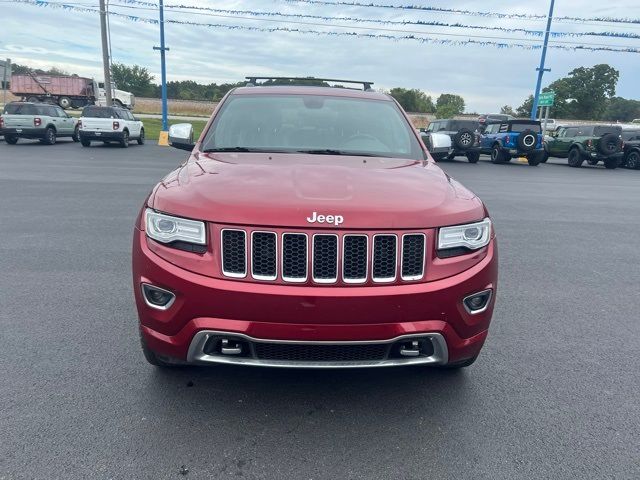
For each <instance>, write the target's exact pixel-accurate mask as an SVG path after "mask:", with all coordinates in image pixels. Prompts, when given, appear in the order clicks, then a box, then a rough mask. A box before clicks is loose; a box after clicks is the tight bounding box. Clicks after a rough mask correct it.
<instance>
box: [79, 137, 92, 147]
mask: <svg viewBox="0 0 640 480" xmlns="http://www.w3.org/2000/svg"><path fill="white" fill-rule="evenodd" d="M80 143H81V144H82V146H83V147H90V146H91V140H86V139H84V138H81V139H80Z"/></svg>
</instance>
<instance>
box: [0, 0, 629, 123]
mask: <svg viewBox="0 0 640 480" xmlns="http://www.w3.org/2000/svg"><path fill="white" fill-rule="evenodd" d="M52 1H56V0H52ZM116 3H117V1H113V2H112V7H111V8H112V11H117V12H122V13H127V14H132V15H138V16H141V17H146V18H156V16H157V12H154V11H152V10H137V9H128V8H123V7H116V6H115V4H116ZM181 3H185V4H192V5H195V4H197V5H200V6H211V7H214V8H221V6H220V2H214V1H212V0H203V1H198V2H196V1H195V0H192V1H187V0H185V2H181ZM394 3H401V2H394ZM404 3H410V2H404ZM540 3H541V2H531V1H530V0H512V1H510V2H509V5H508V7H505V5H504V2H503V1H502V0H485V1H484V2H482V3H481V4H480V3H478V2H475V1H473V2H471V1H467V2H457V3H456V5H455V8H459V9H469V10H487V11H500V12H517V13H535V14H545V13H546V9H547V6H546V2H542V5H541V4H540ZM428 4H429V5H433V6H441V7H447V8H450V7H451V2H450V1H448V0H431V1H429V2H428ZM0 8H1V11H2V16H3V35H2V38H1V39H0V56H1V57H11V58H12V59H13V61H14V62H16V63H21V64H28V65H31V66H33V67H39V68H44V67H50V66H56V67H58V68H62V69H64V70H67V71H70V72H75V73H78V74H81V75H86V76H94V77H96V78H100V77H101V76H102V75H101V72H102V65H101V46H100V31H99V19H98V16H97V14H91V13H78V12H73V11H66V10H61V9H52V8H39V7H34V6H29V5H20V4H15V3H8V4H7V3H4V4H3V6H2V7H0ZM222 8H228V9H234V8H237V9H253V10H262V11H280V12H288V13H305V14H307V13H309V14H314V15H332V16H339V15H340V16H354V17H359V18H377V19H387V20H402V19H412V20H428V21H441V22H448V23H456V22H460V23H465V24H476V25H485V26H502V27H507V28H513V27H514V26H517V27H519V28H527V29H534V30H542V29H544V21H536V20H509V19H495V18H481V17H470V16H462V15H452V14H439V13H429V12H414V11H408V12H403V11H395V10H389V11H387V10H382V9H373V8H364V7H330V6H313V5H305V4H298V3H289V2H284V1H282V0H260V1H257V0H237V1H228V2H224V6H223V7H222ZM556 15H572V16H580V15H589V16H594V15H608V16H621V17H622V16H624V17H636V18H637V17H640V5H639V4H638V2H637V0H611V1H609V2H607V4H606V5H602V6H597V7H595V6H594V5H593V4H592V2H591V1H590V0H564V1H563V2H562V3H561V4H558V7H557V11H556ZM166 18H167V19H168V20H182V21H184V20H189V21H194V22H200V23H203V22H206V23H223V24H230V25H234V24H235V25H246V26H263V27H264V26H287V24H282V23H274V22H266V21H264V20H262V21H260V20H240V19H226V18H220V17H212V16H206V15H204V14H203V12H200V13H199V14H195V15H194V14H188V13H180V12H175V11H170V10H167V12H166ZM304 21H310V22H313V21H312V20H304ZM334 23H335V22H334ZM344 23H345V22H343V21H341V22H340V24H344ZM358 25H359V26H364V27H374V28H380V27H381V25H375V24H358ZM290 26H291V27H292V28H296V27H297V28H301V29H316V30H333V31H344V30H345V29H341V28H338V27H336V26H335V25H334V26H331V25H324V24H322V25H319V26H313V25H295V24H290ZM382 27H383V28H398V27H397V26H396V27H393V26H389V27H387V26H382ZM400 29H403V30H416V31H429V32H431V33H433V34H438V33H439V34H442V33H456V34H461V35H481V36H495V37H507V38H520V39H522V38H523V35H521V34H517V35H512V34H505V33H502V32H496V31H488V30H475V29H474V30H467V29H455V30H454V29H445V28H437V27H416V26H411V27H404V28H402V27H400ZM613 29H615V30H617V31H622V32H632V31H634V30H633V29H632V28H629V27H628V26H624V25H623V26H620V25H611V24H601V25H593V24H588V25H584V24H576V23H567V22H562V23H561V22H557V23H555V24H554V26H553V30H554V31H564V32H576V31H586V30H602V31H606V30H613ZM363 32H367V33H369V31H363ZM372 33H375V32H372ZM386 33H389V32H386ZM398 35H401V33H398ZM451 38H458V37H451ZM459 38H463V39H464V38H467V37H459ZM526 38H528V39H529V40H531V39H533V38H534V37H526ZM166 39H167V45H168V46H169V47H170V49H171V50H170V51H169V52H168V54H167V65H168V72H167V73H168V78H169V79H170V80H171V79H175V80H184V79H192V80H195V81H198V82H203V83H205V82H206V83H209V82H235V81H238V80H241V79H242V78H244V77H245V76H246V75H250V74H265V75H296V76H308V75H312V76H330V77H345V78H348V77H351V78H356V79H358V80H361V79H362V80H371V81H373V82H375V86H376V87H377V88H385V89H387V88H392V87H395V86H403V87H408V88H419V89H422V90H425V91H426V92H429V93H430V94H432V95H434V96H437V95H439V94H440V93H444V92H446V93H457V94H460V95H462V96H463V97H464V98H465V99H466V102H467V108H468V110H469V111H477V112H489V111H495V110H497V109H499V108H500V107H501V106H502V105H505V104H510V105H513V106H517V105H519V104H520V103H521V102H522V101H523V100H524V98H525V97H526V96H527V95H529V94H530V93H531V92H532V90H533V87H534V85H535V77H536V70H535V69H536V67H537V65H538V63H539V58H540V51H539V50H532V51H530V50H520V49H497V48H494V47H479V46H471V45H467V46H446V45H434V44H421V43H418V42H415V41H410V40H406V41H391V40H381V39H380V40H376V39H365V38H346V37H326V36H314V35H302V34H295V33H285V32H278V33H265V32H249V31H243V30H226V29H213V28H204V27H197V26H185V25H176V24H171V23H168V24H167V25H166ZM563 40H565V41H576V42H588V43H606V44H610V45H633V46H637V47H640V40H627V39H624V40H616V39H610V38H599V37H574V38H567V39H563ZM111 43H112V47H113V58H114V61H118V62H123V63H127V64H133V63H136V64H139V65H143V66H146V67H148V68H149V70H150V71H151V72H152V73H153V74H154V75H155V76H156V79H159V78H160V74H159V70H160V65H159V63H160V62H159V55H158V53H157V52H155V51H154V50H153V46H154V45H157V44H158V43H159V34H158V27H157V25H149V24H145V23H141V22H135V23H134V22H130V21H127V20H125V19H122V18H117V17H112V18H111ZM639 58H640V56H638V54H620V53H609V52H564V51H559V50H554V49H552V50H550V51H549V54H548V63H547V66H548V67H550V68H551V69H552V71H551V72H550V73H547V74H545V80H544V84H548V83H550V82H552V81H553V80H555V79H556V78H559V77H561V76H564V75H566V74H567V73H568V72H569V71H570V70H572V69H573V68H576V67H578V66H591V65H594V64H597V63H609V64H611V65H612V66H614V67H615V68H617V69H618V70H620V83H619V89H618V94H620V95H622V96H626V97H629V98H638V96H639V95H640V93H639V91H638V90H637V80H636V79H637V78H638V76H639V75H640V62H638V59H639Z"/></svg>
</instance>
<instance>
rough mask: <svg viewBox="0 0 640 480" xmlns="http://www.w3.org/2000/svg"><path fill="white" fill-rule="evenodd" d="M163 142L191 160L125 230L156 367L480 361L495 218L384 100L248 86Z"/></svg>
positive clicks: (368, 94) (146, 346)
mask: <svg viewBox="0 0 640 480" xmlns="http://www.w3.org/2000/svg"><path fill="white" fill-rule="evenodd" d="M296 80H297V79H296ZM296 80H294V81H296ZM254 82H255V79H254ZM252 83H253V82H252ZM354 83H357V82H354ZM169 142H170V144H171V145H172V146H173V147H175V148H179V149H183V150H187V151H190V152H191V153H190V156H189V158H188V160H186V161H185V162H184V163H183V164H182V165H181V166H179V167H178V168H176V170H174V171H173V172H171V173H169V174H168V175H167V176H166V177H165V178H164V179H163V180H162V181H161V182H160V183H158V184H157V185H156V186H155V187H154V188H153V190H152V193H151V194H150V195H149V197H148V198H147V199H146V200H145V202H144V204H143V205H142V209H141V211H140V215H139V217H138V220H137V221H136V224H135V229H134V239H133V252H132V255H133V262H132V266H133V285H134V292H135V299H136V305H137V308H138V315H139V319H140V334H141V340H142V349H143V352H144V354H145V357H146V359H147V361H149V362H150V363H151V364H153V365H156V366H159V367H167V366H171V365H172V364H175V363H184V362H186V363H196V364H209V365H211V364H236V365H245V366H276V367H306V368H353V367H385V366H409V365H438V366H449V367H456V368H457V367H463V366H468V365H470V364H471V363H473V361H474V360H475V359H476V357H477V356H478V353H479V352H480V349H481V347H482V344H483V343H484V341H485V339H486V337H487V332H488V328H489V323H490V320H491V315H492V312H493V307H494V302H495V297H496V285H497V283H496V282H497V273H498V258H497V245H496V241H495V238H494V232H493V227H492V222H491V220H490V218H489V214H488V212H487V209H486V207H485V206H484V204H483V203H482V202H481V201H480V200H479V199H478V197H476V196H475V195H474V194H473V193H472V192H470V191H469V190H467V189H466V188H465V187H463V186H462V185H461V184H460V183H459V182H457V181H455V180H454V179H452V178H451V177H450V176H449V175H447V174H445V173H444V172H443V171H442V170H441V169H440V168H439V167H438V166H437V164H435V163H434V162H432V161H431V159H430V158H429V155H428V153H427V151H426V150H425V148H424V146H423V144H422V143H421V142H420V141H419V136H418V132H416V131H415V129H414V128H412V126H411V123H410V121H409V118H408V117H407V115H406V113H405V112H404V111H403V110H402V108H401V107H400V105H399V104H398V103H397V102H396V101H395V100H394V99H393V98H392V97H391V96H389V95H387V94H384V93H380V92H374V91H372V90H369V89H367V86H366V83H365V85H364V90H356V89H351V88H349V89H347V88H331V87H314V86H294V85H287V86H277V87H276V86H260V85H257V86H247V87H241V88H237V89H234V90H231V91H230V92H229V93H228V94H227V95H226V96H225V98H224V99H223V100H222V102H221V104H220V106H219V108H217V109H216V111H215V113H214V114H213V118H212V121H211V122H210V123H209V124H208V125H207V127H206V128H205V130H204V132H203V133H202V135H201V136H200V138H199V140H197V141H196V142H195V143H194V142H193V127H192V126H191V125H190V124H178V125H173V126H171V127H170V131H169Z"/></svg>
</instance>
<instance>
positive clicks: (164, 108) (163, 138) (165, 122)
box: [153, 0, 169, 145]
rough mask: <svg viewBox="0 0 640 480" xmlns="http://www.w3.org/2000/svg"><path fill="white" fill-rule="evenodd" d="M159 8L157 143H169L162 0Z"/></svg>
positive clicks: (165, 49)
mask: <svg viewBox="0 0 640 480" xmlns="http://www.w3.org/2000/svg"><path fill="white" fill-rule="evenodd" d="M158 6H159V8H160V46H159V47H153V49H154V50H160V76H161V81H162V87H161V89H162V131H161V132H160V138H159V140H158V145H169V138H168V137H169V122H168V120H167V65H166V62H165V51H167V50H169V49H168V48H167V47H165V46H164V0H160V1H159V2H158Z"/></svg>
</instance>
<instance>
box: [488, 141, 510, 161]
mask: <svg viewBox="0 0 640 480" xmlns="http://www.w3.org/2000/svg"><path fill="white" fill-rule="evenodd" d="M491 161H492V162H493V163H505V162H506V161H507V160H506V158H505V154H504V153H503V152H502V149H501V148H500V146H499V145H496V146H495V147H493V148H492V149H491Z"/></svg>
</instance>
